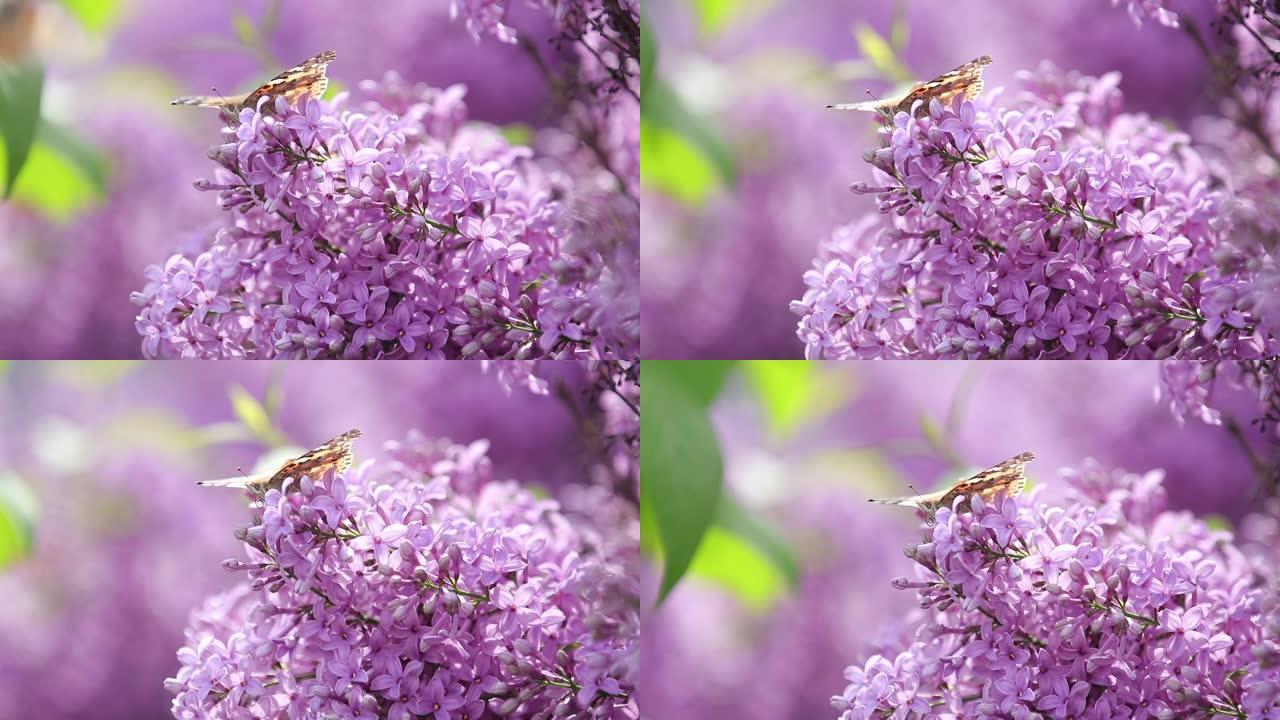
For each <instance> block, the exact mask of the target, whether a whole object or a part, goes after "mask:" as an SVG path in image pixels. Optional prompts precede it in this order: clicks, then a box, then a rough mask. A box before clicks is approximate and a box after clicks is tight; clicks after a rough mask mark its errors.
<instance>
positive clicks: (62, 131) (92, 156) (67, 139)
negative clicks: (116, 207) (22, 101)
mask: <svg viewBox="0 0 1280 720" xmlns="http://www.w3.org/2000/svg"><path fill="white" fill-rule="evenodd" d="M37 138H38V142H40V143H43V144H44V145H47V146H48V147H49V149H50V150H52V151H53V152H54V153H56V154H57V155H59V156H60V157H62V158H63V159H64V160H66V161H67V162H68V163H69V164H70V165H71V167H73V168H74V169H75V170H76V171H77V172H78V173H79V174H80V176H81V177H83V178H84V179H85V180H87V181H88V182H89V184H90V185H91V186H92V187H93V189H94V190H95V191H97V193H98V194H99V195H105V194H106V191H107V162H106V160H105V159H104V158H103V157H102V154H101V153H99V152H98V151H97V150H96V149H95V148H93V147H92V146H91V145H89V144H88V143H87V142H85V141H84V140H82V139H81V138H80V137H78V136H77V135H76V134H75V133H73V132H71V130H69V129H68V128H66V127H65V126H63V125H60V124H58V123H54V122H52V121H50V120H46V119H44V118H41V120H40V129H39V130H38V131H37Z"/></svg>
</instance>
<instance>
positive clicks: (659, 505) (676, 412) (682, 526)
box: [640, 362, 724, 603]
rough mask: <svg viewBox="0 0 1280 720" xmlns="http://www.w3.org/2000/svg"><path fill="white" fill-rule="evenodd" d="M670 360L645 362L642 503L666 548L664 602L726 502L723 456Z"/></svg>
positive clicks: (701, 410)
mask: <svg viewBox="0 0 1280 720" xmlns="http://www.w3.org/2000/svg"><path fill="white" fill-rule="evenodd" d="M667 364H668V363H662V362H650V363H646V364H645V366H644V373H645V378H644V392H643V393H642V394H641V403H642V407H641V413H640V433H641V436H642V437H643V438H644V442H642V443H641V444H640V464H641V467H642V468H643V473H644V479H643V481H642V482H641V483H640V494H641V499H640V502H641V505H642V507H643V506H645V505H647V506H648V512H649V513H651V517H652V522H651V527H652V528H653V531H654V532H655V533H656V535H657V538H656V540H657V543H658V545H659V547H660V548H661V550H662V558H663V572H662V584H661V586H660V589H659V593H658V602H659V603H661V602H662V601H663V600H665V599H666V597H667V595H668V594H669V593H670V592H671V590H672V589H673V588H674V587H675V586H676V583H678V582H679V581H680V579H681V578H682V577H683V576H684V574H685V572H686V571H687V570H688V569H689V563H690V562H691V561H692V560H693V557H694V555H695V553H696V552H697V549H698V545H699V544H700V543H701V542H702V538H703V536H704V535H705V534H706V531H707V528H708V527H710V526H711V521H712V519H713V518H714V517H715V513H716V507H717V506H718V505H719V502H720V492H721V483H722V480H723V478H722V475H723V472H724V466H723V461H722V459H721V457H720V443H719V440H718V439H717V438H716V434H715V431H714V430H713V429H712V427H711V422H710V420H709V419H708V418H707V412H706V409H705V408H704V407H702V406H701V405H699V404H698V402H697V401H696V400H695V399H694V397H693V396H692V395H691V393H690V392H689V390H688V388H687V387H686V386H685V385H682V384H681V383H680V382H678V381H675V380H673V378H675V377H677V376H678V373H676V374H675V375H673V373H672V372H670V371H667V370H664V369H662V368H663V366H664V365H667Z"/></svg>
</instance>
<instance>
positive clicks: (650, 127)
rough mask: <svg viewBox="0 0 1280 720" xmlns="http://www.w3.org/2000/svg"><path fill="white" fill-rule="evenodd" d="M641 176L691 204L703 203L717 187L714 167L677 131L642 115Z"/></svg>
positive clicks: (677, 198)
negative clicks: (659, 125) (662, 126)
mask: <svg viewBox="0 0 1280 720" xmlns="http://www.w3.org/2000/svg"><path fill="white" fill-rule="evenodd" d="M640 179H641V182H643V183H644V184H645V185H647V186H649V187H652V188H656V189H658V190H660V191H662V192H664V193H666V194H667V195H669V196H671V197H673V198H675V199H676V200H679V201H680V202H681V203H683V204H685V205H687V206H689V207H695V208H696V207H701V206H703V205H704V204H706V202H707V198H709V197H710V196H711V193H712V191H714V190H715V189H716V187H718V183H717V182H716V171H715V168H713V167H711V163H710V162H708V161H707V159H706V156H704V155H703V154H702V153H701V152H699V150H698V149H697V148H696V147H694V146H693V145H692V144H690V143H689V142H688V141H687V140H685V139H684V138H683V137H681V136H680V135H678V134H677V133H675V132H673V131H671V130H668V129H666V128H660V127H656V126H654V124H653V123H651V122H649V120H648V118H644V117H642V118H641V119H640Z"/></svg>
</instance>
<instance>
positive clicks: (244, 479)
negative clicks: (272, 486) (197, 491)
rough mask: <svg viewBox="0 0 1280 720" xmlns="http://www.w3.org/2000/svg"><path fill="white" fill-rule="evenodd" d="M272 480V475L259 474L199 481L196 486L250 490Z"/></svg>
mask: <svg viewBox="0 0 1280 720" xmlns="http://www.w3.org/2000/svg"><path fill="white" fill-rule="evenodd" d="M270 479H271V476H270V475H268V474H266V473H259V474H257V475H242V476H240V477H229V478H219V479H217V480H199V481H197V482H196V484H197V485H200V486H202V487H229V488H248V487H254V486H256V485H261V484H262V483H265V482H267V481H268V480H270Z"/></svg>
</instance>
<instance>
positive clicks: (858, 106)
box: [828, 55, 991, 116]
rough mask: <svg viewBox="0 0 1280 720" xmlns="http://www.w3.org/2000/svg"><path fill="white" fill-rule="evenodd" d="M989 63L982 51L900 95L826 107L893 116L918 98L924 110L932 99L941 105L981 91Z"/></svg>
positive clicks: (987, 57) (972, 95) (988, 57)
mask: <svg viewBox="0 0 1280 720" xmlns="http://www.w3.org/2000/svg"><path fill="white" fill-rule="evenodd" d="M990 64H991V56H990V55H983V56H982V57H980V58H974V59H973V60H970V61H969V62H967V63H965V64H963V65H961V66H959V67H957V68H955V69H954V70H950V71H948V72H945V73H943V74H941V75H939V76H938V77H936V78H934V79H932V80H929V81H928V82H923V83H920V84H919V85H916V86H915V87H913V88H912V89H911V90H910V91H909V92H907V94H906V95H903V96H902V97H899V98H888V99H885V100H869V101H866V102H857V103H846V104H843V105H828V107H830V108H832V109H834V110H865V111H869V112H876V113H880V114H882V115H888V116H893V115H896V114H897V113H900V112H911V107H912V106H913V105H915V102H916V101H917V100H921V101H923V103H922V110H920V112H928V107H929V102H930V101H932V100H937V101H938V102H940V103H942V104H944V105H945V104H946V103H949V102H951V100H952V99H954V98H955V97H957V96H959V95H963V96H964V97H966V98H974V97H977V96H978V94H979V93H981V92H982V84H983V83H982V71H983V70H984V69H985V68H986V67H987V66H988V65H990Z"/></svg>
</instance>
